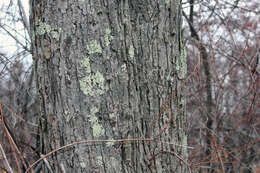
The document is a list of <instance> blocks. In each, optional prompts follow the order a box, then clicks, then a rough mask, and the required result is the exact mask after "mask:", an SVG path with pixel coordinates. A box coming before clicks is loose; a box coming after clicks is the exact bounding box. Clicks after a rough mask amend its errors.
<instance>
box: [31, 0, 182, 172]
mask: <svg viewBox="0 0 260 173" xmlns="http://www.w3.org/2000/svg"><path fill="white" fill-rule="evenodd" d="M180 3H181V2H180V1H179V0H165V1H162V0H152V1H146V0H101V1H96V0H78V1H72V0H57V1H52V0H48V1H47V0H46V1H40V0H33V1H31V14H30V24H31V38H32V50H33V58H34V65H35V70H36V78H37V89H38V97H39V99H40V105H39V106H40V113H39V124H40V134H39V137H38V145H39V152H40V153H42V154H47V153H48V152H50V151H52V150H54V149H56V148H59V147H61V146H64V145H67V144H70V143H72V142H75V141H83V140H93V139H94V140H96V139H99V140H100V139H111V140H117V139H133V138H154V137H155V136H156V135H157V134H159V133H160V132H161V131H162V130H163V129H165V131H164V132H163V133H162V134H160V135H159V136H158V138H157V139H156V140H155V141H150V142H147V141H129V142H122V143H108V142H107V143H105V142H103V143H102V142H101V143H100V142H99V143H89V144H84V145H75V146H73V147H70V148H67V149H65V150H62V151H59V152H56V153H55V154H53V155H51V156H50V157H48V158H47V160H48V161H49V164H50V167H51V168H47V165H46V164H43V169H44V172H50V170H52V171H53V172H64V170H66V172H75V173H78V172H109V173H110V172H111V173H112V172H178V173H182V172H187V165H185V164H184V163H182V161H181V159H179V158H178V157H176V155H175V154H178V156H180V157H182V158H183V159H184V160H185V159H186V158H187V149H186V148H185V147H183V146H185V145H186V143H187V134H186V130H185V129H186V117H185V116H186V114H185V106H186V105H185V88H184V86H183V85H182V82H183V81H184V79H179V78H178V75H177V73H178V69H176V65H175V64H176V60H177V58H180V54H181V52H180V51H181V48H180V46H181V43H180V41H181V39H180V38H181V36H180V27H181V4H180ZM182 70H183V69H182ZM182 74H183V72H182ZM181 85H182V86H181ZM158 113H160V115H161V116H159V118H158V119H156V121H153V119H154V118H155V117H156V116H157V114H158ZM173 116H174V118H173ZM171 118H173V121H172V122H171V123H170V125H168V124H167V122H169V120H170V119H171ZM152 122H154V123H153V125H152V126H151V124H152ZM149 127H152V128H151V133H150V134H148V131H149ZM166 127H167V128H166ZM173 144H178V145H173ZM180 145H182V146H180ZM173 153H175V154H173Z"/></svg>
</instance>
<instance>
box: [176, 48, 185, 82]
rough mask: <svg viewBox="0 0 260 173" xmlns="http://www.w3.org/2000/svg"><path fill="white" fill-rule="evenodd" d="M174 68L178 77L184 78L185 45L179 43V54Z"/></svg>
mask: <svg viewBox="0 0 260 173" xmlns="http://www.w3.org/2000/svg"><path fill="white" fill-rule="evenodd" d="M176 70H177V75H178V78H179V79H181V80H182V79H185V77H186V74H187V56H186V49H185V45H183V44H181V55H180V57H179V58H177V59H176Z"/></svg>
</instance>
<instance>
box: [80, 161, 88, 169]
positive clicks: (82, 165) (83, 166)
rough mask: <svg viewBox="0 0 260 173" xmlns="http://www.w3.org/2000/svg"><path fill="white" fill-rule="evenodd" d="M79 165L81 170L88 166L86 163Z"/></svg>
mask: <svg viewBox="0 0 260 173" xmlns="http://www.w3.org/2000/svg"><path fill="white" fill-rule="evenodd" d="M79 164H80V167H81V168H86V166H87V165H86V163H85V162H80V163H79Z"/></svg>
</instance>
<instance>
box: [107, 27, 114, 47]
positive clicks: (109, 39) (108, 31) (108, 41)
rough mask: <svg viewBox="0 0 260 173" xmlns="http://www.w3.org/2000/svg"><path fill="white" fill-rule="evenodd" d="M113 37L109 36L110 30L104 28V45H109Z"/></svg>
mask: <svg viewBox="0 0 260 173" xmlns="http://www.w3.org/2000/svg"><path fill="white" fill-rule="evenodd" d="M112 39H113V37H112V36H111V30H110V29H106V30H105V46H106V47H108V46H109V45H110V41H111V40H112Z"/></svg>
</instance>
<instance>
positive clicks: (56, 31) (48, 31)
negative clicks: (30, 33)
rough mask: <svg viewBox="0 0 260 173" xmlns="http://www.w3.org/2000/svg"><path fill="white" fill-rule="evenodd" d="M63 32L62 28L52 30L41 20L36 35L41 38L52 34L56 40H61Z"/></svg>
mask: <svg viewBox="0 0 260 173" xmlns="http://www.w3.org/2000/svg"><path fill="white" fill-rule="evenodd" d="M61 32H62V29H61V28H52V27H51V26H50V25H49V24H47V23H46V22H42V21H41V20H39V21H38V26H37V27H36V35H40V36H41V35H44V34H50V36H51V37H52V38H54V39H55V40H59V38H60V34H61Z"/></svg>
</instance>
